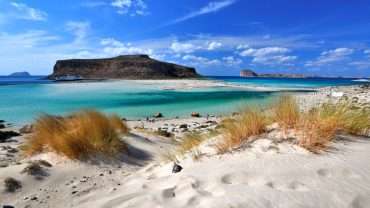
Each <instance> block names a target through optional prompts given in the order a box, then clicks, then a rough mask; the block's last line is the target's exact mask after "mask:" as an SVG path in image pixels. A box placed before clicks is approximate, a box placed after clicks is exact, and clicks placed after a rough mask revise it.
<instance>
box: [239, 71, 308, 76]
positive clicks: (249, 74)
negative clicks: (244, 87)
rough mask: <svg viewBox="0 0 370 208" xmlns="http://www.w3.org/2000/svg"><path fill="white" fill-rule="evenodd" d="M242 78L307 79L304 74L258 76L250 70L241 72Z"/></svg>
mask: <svg viewBox="0 0 370 208" xmlns="http://www.w3.org/2000/svg"><path fill="white" fill-rule="evenodd" d="M240 76H241V77H267V78H268V77H271V78H307V77H308V76H306V75H304V74H282V73H276V74H275V73H269V74H258V73H256V72H254V71H252V70H250V69H245V70H241V71H240Z"/></svg>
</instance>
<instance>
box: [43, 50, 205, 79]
mask: <svg viewBox="0 0 370 208" xmlns="http://www.w3.org/2000/svg"><path fill="white" fill-rule="evenodd" d="M197 77H200V75H199V74H198V73H197V72H196V70H195V69H194V68H191V67H186V66H181V65H177V64H172V63H167V62H162V61H158V60H155V59H152V58H150V57H149V56H148V55H125V56H117V57H114V58H106V59H71V60H59V61H57V62H56V64H55V66H54V72H53V74H51V75H50V76H49V77H48V78H49V79H51V80H64V79H72V78H73V79H182V78H197Z"/></svg>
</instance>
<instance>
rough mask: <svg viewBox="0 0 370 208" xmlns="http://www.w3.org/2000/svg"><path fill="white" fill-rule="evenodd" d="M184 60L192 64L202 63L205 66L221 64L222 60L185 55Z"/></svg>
mask: <svg viewBox="0 0 370 208" xmlns="http://www.w3.org/2000/svg"><path fill="white" fill-rule="evenodd" d="M182 60H184V61H186V62H188V63H189V64H191V65H200V66H203V67H209V66H214V65H219V64H220V63H221V62H220V61H219V60H217V59H208V58H205V57H201V56H194V55H185V56H183V57H182Z"/></svg>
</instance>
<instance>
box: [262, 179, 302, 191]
mask: <svg viewBox="0 0 370 208" xmlns="http://www.w3.org/2000/svg"><path fill="white" fill-rule="evenodd" d="M265 185H266V186H268V187H270V188H272V189H276V190H279V191H298V192H304V191H309V188H308V187H307V186H306V185H305V184H304V183H302V182H300V181H292V182H290V183H288V184H276V183H273V182H271V181H270V182H268V183H266V184H265Z"/></svg>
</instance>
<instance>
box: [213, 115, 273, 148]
mask: <svg viewBox="0 0 370 208" xmlns="http://www.w3.org/2000/svg"><path fill="white" fill-rule="evenodd" d="M267 124H268V122H267V117H266V116H265V114H264V113H263V112H262V111H261V110H256V109H247V110H244V111H242V112H241V113H240V116H239V117H238V118H235V120H233V121H228V122H225V123H224V124H223V129H222V132H223V141H222V142H221V143H219V144H218V145H217V149H218V152H219V153H224V152H227V151H229V150H230V149H232V148H235V147H239V146H241V145H242V144H243V143H244V142H247V141H248V140H249V139H250V137H251V136H256V135H260V134H262V133H264V132H265V130H266V126H267Z"/></svg>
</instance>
